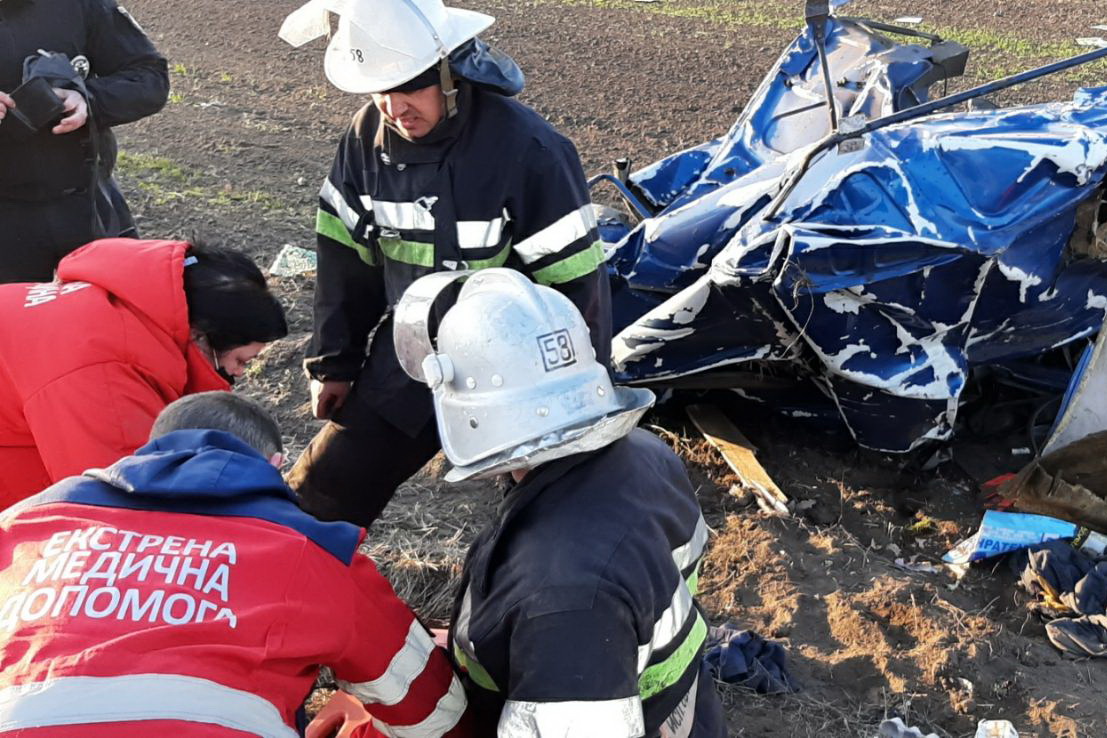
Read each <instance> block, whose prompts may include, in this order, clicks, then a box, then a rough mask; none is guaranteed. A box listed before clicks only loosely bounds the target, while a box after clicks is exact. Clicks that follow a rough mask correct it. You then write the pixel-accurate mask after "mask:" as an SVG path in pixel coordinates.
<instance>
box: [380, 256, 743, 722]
mask: <svg viewBox="0 0 1107 738" xmlns="http://www.w3.org/2000/svg"><path fill="white" fill-rule="evenodd" d="M425 279H434V277H428V278H425ZM422 286H423V285H420V284H419V283H418V282H417V283H416V285H413V287H412V289H411V290H410V291H409V292H408V293H407V294H406V295H405V297H404V298H403V299H402V300H401V302H400V304H399V306H398V307H397V312H396V329H395V331H396V332H395V340H396V352H397V355H398V356H399V357H400V359H401V361H402V362H403V365H404V368H405V370H407V371H408V372H409V373H410V374H411V375H412V376H413V377H416V378H419V379H422V380H424V381H425V382H426V383H427V384H428V385H429V386H430V387H431V388H432V389H433V392H434V405H435V411H436V414H437V424H438V432H439V435H440V437H441V440H442V448H443V450H444V451H445V453H446V456H447V458H448V459H449V460H450V461H451V462H452V463H453V464H454V468H453V469H452V470H451V471H450V472H449V474H448V475H447V477H446V479H447V480H448V481H460V480H463V479H470V478H481V477H488V476H491V475H496V474H503V473H505V472H510V473H511V476H512V477H513V478H514V480H515V481H516V482H517V484H515V485H514V486H513V487H511V488H510V490H509V491H508V492H507V493H506V495H505V496H504V499H503V501H502V503H501V504H500V508H499V512H498V515H497V519H496V521H495V523H494V524H493V525H492V526H491V527H490V528H488V529H487V530H485V531H483V532H482V533H481V534H480V535H479V536H478V538H477V540H476V541H475V543H474V544H473V547H472V549H471V550H470V551H469V554H468V556H467V558H466V561H465V566H464V571H463V579H462V584H461V588H460V590H459V595H458V599H457V601H456V603H455V607H454V611H453V620H452V624H451V627H450V645H451V649H452V651H453V654H454V656H455V658H456V659H457V661H458V663H459V666H460V667H461V669H462V671H463V672H464V673H465V675H466V676H465V679H466V683H467V684H466V686H467V688H469V699H470V704H471V705H472V707H473V710H474V713H475V717H476V719H477V722H478V731H479V733H478V734H479V735H492V734H493V733H497V734H498V735H500V736H512V737H513V738H522V737H524V736H533V737H535V738H537V736H551V735H557V736H604V738H620V737H623V736H625V737H626V738H631V737H632V736H651V737H653V736H681V737H682V738H688V737H691V738H721V737H722V736H725V735H726V727H725V724H724V719H723V716H722V708H721V705H720V703H719V699H718V696H717V694H716V692H715V688H714V682H713V681H712V679H711V677H710V675H709V674H708V672H707V670H706V669H705V667H704V664H703V659H702V653H703V645H704V640H705V637H706V635H707V625H706V622H705V620H704V617H703V614H702V612H701V610H700V608H699V606H698V605H697V603H696V601H695V599H694V596H695V593H696V586H697V580H698V576H699V566H700V560H701V558H702V556H703V553H704V549H705V546H706V543H707V527H706V524H705V523H704V520H703V516H702V514H701V512H700V507H699V503H698V502H697V500H696V496H695V493H694V491H693V489H692V485H691V483H690V481H689V479H688V476H687V473H686V472H685V470H684V467H683V465H682V463H681V461H680V459H679V458H678V457H677V456H676V455H675V454H674V453H673V452H672V451H671V450H670V449H669V448H668V446H666V445H665V444H664V443H663V442H662V441H661V440H660V439H658V438H657V437H655V436H653V435H652V434H650V433H648V432H646V431H644V430H637V429H635V426H636V425H637V423H638V420H639V419H640V417H641V416H642V414H643V413H644V412H645V411H646V410H647V409H648V408H649V407H650V405H652V404H653V399H654V398H653V394H652V393H651V392H649V391H648V390H644V389H628V388H622V387H613V386H612V384H611V381H610V379H609V378H608V374H607V372H606V371H605V369H604V367H603V366H601V365H600V364H599V363H598V362H597V361H596V360H595V358H594V357H593V354H592V350H591V346H590V344H589V335H588V328H587V326H586V325H585V322H584V320H583V319H582V318H581V315H580V313H579V312H578V311H577V309H576V308H575V307H574V306H573V304H572V303H571V302H570V301H569V300H568V299H567V298H566V297H565V296H564V295H562V294H560V293H558V292H556V291H554V290H552V289H550V288H548V287H542V286H539V285H535V284H533V283H532V282H530V281H529V280H527V279H526V278H525V277H524V276H522V275H521V274H518V273H517V272H513V271H511V270H508V269H488V270H484V271H481V272H477V273H475V274H473V275H472V276H469V277H468V280H467V281H466V282H465V284H464V286H463V287H462V288H461V290H460V293H459V296H458V299H457V301H456V303H455V304H454V306H453V307H452V308H450V309H449V310H448V311H447V312H446V314H445V315H444V317H443V318H442V321H441V323H440V328H439V330H438V333H437V344H436V345H437V350H435V349H433V348H432V346H433V345H435V344H433V343H432V339H431V336H430V335H429V334H428V332H427V326H428V325H429V323H428V317H429V312H428V306H430V305H432V304H433V301H432V300H428V299H427V290H426V289H421V287H422Z"/></svg>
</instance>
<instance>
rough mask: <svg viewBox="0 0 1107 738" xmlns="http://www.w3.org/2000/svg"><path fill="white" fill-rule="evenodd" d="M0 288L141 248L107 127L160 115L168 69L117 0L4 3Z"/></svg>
mask: <svg viewBox="0 0 1107 738" xmlns="http://www.w3.org/2000/svg"><path fill="white" fill-rule="evenodd" d="M0 31H2V33H0V162H3V164H2V165H0V283H2V282H48V281H50V279H52V277H53V272H54V268H55V267H56V266H57V264H58V261H60V260H61V258H62V257H63V256H65V255H66V254H68V253H69V252H70V251H72V250H73V249H75V248H77V247H78V246H80V245H82V244H85V243H88V242H89V241H92V240H94V239H96V238H104V237H115V236H134V235H135V228H134V222H133V220H132V218H131V214H130V211H129V209H128V208H127V203H126V201H125V200H124V199H123V195H122V194H121V193H120V191H119V189H118V187H117V186H116V185H115V182H114V181H113V180H112V169H113V168H114V166H115V157H116V144H115V138H114V136H113V135H112V132H111V127H112V126H116V125H120V124H123V123H130V122H132V121H136V120H138V119H139V118H144V117H146V116H148V115H152V114H154V113H156V112H157V111H159V110H160V109H161V108H162V106H164V105H165V102H166V100H167V99H168V96H169V72H168V68H167V65H166V61H165V58H164V57H162V56H161V54H159V53H158V51H157V49H155V48H154V45H153V43H152V42H151V41H150V39H149V38H148V37H147V36H146V34H145V33H144V32H143V31H142V28H141V27H139V25H138V23H136V22H135V20H134V18H132V17H131V15H130V14H129V13H128V12H127V11H126V9H124V8H123V7H122V6H120V5H116V2H115V0H0Z"/></svg>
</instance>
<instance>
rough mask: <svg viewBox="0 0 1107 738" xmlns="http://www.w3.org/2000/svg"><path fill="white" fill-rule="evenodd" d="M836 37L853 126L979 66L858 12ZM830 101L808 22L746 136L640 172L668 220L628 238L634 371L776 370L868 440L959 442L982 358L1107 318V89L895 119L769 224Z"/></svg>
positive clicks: (622, 335)
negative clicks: (1084, 242)
mask: <svg viewBox="0 0 1107 738" xmlns="http://www.w3.org/2000/svg"><path fill="white" fill-rule="evenodd" d="M827 49H828V53H829V59H830V65H831V69H832V78H833V79H835V80H838V81H839V82H838V84H837V86H836V88H835V97H836V99H837V102H838V105H839V109H840V110H841V111H842V114H843V116H846V115H862V116H865V117H867V118H869V119H871V118H874V117H877V116H881V115H885V114H888V113H891V112H895V111H897V110H901V109H904V108H906V107H911V106H913V105H915V104H917V103H918V102H921V101H923V100H925V99H926V97H927V91H928V89H929V87H930V86H931V85H932V84H933V83H934V82H935V81H938V80H941V79H944V78H945V77H947V76H949V75H950V74H953V73H959V70H960V69H962V68H963V64H964V53H963V52H964V49H963V47H959V46H957V45H955V44H950V42H942V43H938V44H935V45H933V46H929V47H924V46H919V45H914V44H908V45H897V44H894V43H892V42H891V41H890V40H888V39H887V38H886V37H883V36H880V35H878V34H876V33H875V32H873V31H871V30H869V29H868V28H867V27H866V26H865V25H864V24H863V22H861V21H856V22H855V21H849V20H844V19H832V20H831V23H830V25H829V27H828V39H827ZM822 94H823V93H822V86H821V80H820V78H819V76H818V61H817V57H816V51H815V48H814V45H813V44H812V43H811V42H810V40H809V38H808V36H807V35H806V33H805V34H804V35H802V36H800V38H799V39H797V40H796V41H795V42H794V43H793V44H792V45H791V47H789V49H788V50H787V51H786V52H785V53H784V55H783V56H782V57H781V58H780V60H778V62H777V64H776V65H775V66H774V67H773V69H772V70H771V71H770V73H769V75H768V76H767V77H766V79H765V81H764V82H763V83H762V85H761V87H760V88H759V89H758V91H757V93H755V95H754V98H753V100H752V101H751V103H750V105H749V106H748V107H747V108H746V110H745V111H744V112H743V113H742V114H741V116H740V117H739V119H738V121H737V122H736V123H735V125H734V126H733V127H732V129H731V130H730V132H728V134H727V135H726V136H724V137H723V138H721V139H718V140H715V141H711V142H708V143H707V144H704V145H703V146H700V147H696V148H693V149H689V150H687V151H684V152H681V153H679V154H676V155H674V156H672V157H669V158H667V159H663V160H662V161H660V162H658V163H657V164H654V165H652V166H650V167H646V168H645V169H642V170H640V171H638V172H635V173H634V174H632V175H631V177H630V184H631V186H632V188H633V189H634V190H635V191H636V193H637V194H640V195H641V196H642V198H643V200H644V201H646V202H649V203H650V204H651V206H653V207H655V208H657V210H656V213H655V215H654V216H653V217H650V218H647V219H646V220H644V221H642V222H641V223H639V224H638V225H637V226H635V227H634V228H629V227H625V228H624V229H623V230H622V231H621V232H618V233H616V234H614V236H615V237H614V238H613V239H612V243H611V244H609V252H610V258H609V262H608V263H609V268H610V271H611V274H612V280H613V302H614V306H615V321H616V330H617V331H618V334H617V336H616V338H615V341H614V345H613V357H612V359H613V366H614V368H615V371H616V373H617V375H618V378H619V380H620V381H622V382H625V383H637V384H656V383H664V382H671V381H673V380H676V379H678V378H683V379H682V382H683V383H684V385H685V386H687V382H688V378H689V377H695V376H700V377H702V378H703V379H704V381H705V385H704V386H717V383H713V382H712V380H711V376H712V375H714V374H716V373H718V372H720V371H724V370H726V371H731V372H732V371H734V370H736V369H743V368H744V369H746V370H749V371H764V370H765V368H766V367H772V368H773V369H772V371H775V372H777V373H781V372H783V373H786V374H788V375H790V376H791V377H793V378H794V379H795V380H796V381H799V382H810V383H813V384H814V385H815V386H816V387H817V388H818V389H819V390H820V391H821V392H822V393H823V394H824V395H825V396H826V397H827V398H828V399H829V401H832V402H833V403H834V405H835V406H836V408H837V410H838V413H839V414H840V416H841V418H842V419H843V420H844V421H845V423H846V425H847V426H848V428H849V430H850V432H851V433H852V434H853V435H854V437H855V438H856V439H857V441H858V442H859V443H860V444H861V445H863V446H867V447H870V448H875V449H880V450H884V451H893V452H902V451H907V450H910V449H911V448H914V447H916V446H917V445H919V444H920V443H922V442H924V441H926V440H931V439H932V440H942V439H947V438H949V436H950V434H951V433H952V431H953V427H954V421H955V418H956V412H957V406H958V401H959V398H960V395H961V392H962V390H963V389H964V387H965V383H966V381H967V377H968V373H969V370H970V369H971V368H972V367H974V366H977V365H981V364H990V363H998V362H1002V361H1008V360H1012V359H1015V358H1019V357H1025V356H1034V355H1037V354H1039V353H1042V352H1043V351H1046V350H1049V349H1051V348H1054V347H1057V346H1060V345H1063V344H1065V343H1068V342H1070V341H1073V340H1076V339H1079V338H1083V337H1086V336H1089V335H1092V334H1094V333H1095V332H1096V331H1098V330H1099V327H1100V325H1101V324H1102V322H1103V318H1104V313H1105V311H1107V263H1105V262H1104V261H1103V260H1102V259H1098V258H1091V257H1089V256H1087V255H1081V254H1074V253H1071V252H1070V250H1069V248H1068V244H1069V241H1070V239H1072V238H1073V233H1074V225H1075V222H1076V214H1077V210H1078V209H1079V208H1081V207H1082V206H1083V207H1084V210H1085V211H1088V208H1089V205H1088V204H1089V203H1091V207H1093V208H1094V207H1098V206H1097V205H1096V202H1098V200H1097V199H1096V198H1099V197H1100V196H1101V193H1102V183H1103V177H1104V169H1105V165H1107V88H1102V89H1088V90H1081V91H1079V92H1078V93H1077V94H1076V95H1075V96H1074V98H1073V100H1072V101H1071V102H1068V103H1053V104H1048V105H1038V106H1026V107H1019V108H1011V109H1002V110H978V111H972V112H966V113H946V114H938V115H931V116H928V117H925V118H920V119H917V120H913V121H911V122H909V123H903V124H899V125H896V126H890V127H887V128H884V129H880V130H877V131H875V132H873V133H870V134H868V135H866V136H865V138H864V146H863V147H861V148H860V149H859V150H855V151H844V150H833V151H826V152H824V153H822V154H820V155H818V156H817V157H816V158H815V160H814V161H813V162H812V164H811V166H810V168H809V169H808V170H807V171H806V172H805V174H804V175H803V177H802V179H801V180H800V182H799V184H798V186H797V187H796V188H795V189H794V191H793V192H792V193H791V194H790V195H789V196H788V198H787V199H786V200H785V202H784V204H783V207H782V208H781V209H780V210H779V212H778V214H777V215H776V216H775V217H774V218H772V219H768V218H766V217H765V215H764V213H765V210H766V209H767V207H766V206H767V205H768V203H769V202H770V200H771V199H772V198H773V197H774V196H775V195H776V193H777V192H778V191H779V188H780V184H781V182H782V181H783V179H784V178H785V177H787V176H788V175H789V174H790V173H791V172H792V171H793V169H794V168H795V167H796V166H797V163H798V162H799V161H800V160H802V158H803V157H804V155H805V153H806V152H807V151H809V150H810V149H811V147H812V146H813V144H814V143H815V142H817V141H819V140H820V139H821V138H823V137H824V136H825V135H826V134H827V133H828V125H829V124H828V122H827V116H826V115H825V107H824V105H825V101H824V100H823V97H822ZM1100 220H1102V218H1101V219H1100ZM1098 222H1099V221H1095V223H1098ZM611 236H612V234H611V233H610V232H606V233H605V237H611Z"/></svg>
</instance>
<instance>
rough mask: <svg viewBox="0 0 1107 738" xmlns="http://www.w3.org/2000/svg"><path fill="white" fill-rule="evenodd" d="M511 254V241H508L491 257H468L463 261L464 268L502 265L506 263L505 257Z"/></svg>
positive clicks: (486, 267) (487, 267)
mask: <svg viewBox="0 0 1107 738" xmlns="http://www.w3.org/2000/svg"><path fill="white" fill-rule="evenodd" d="M509 256H511V242H510V241H508V243H507V245H506V246H504V247H503V248H502V249H500V253H498V254H496V255H495V256H493V257H492V258H491V259H468V260H466V261H465V262H464V264H465V268H466V269H489V268H492V267H502V266H503V265H504V264H505V263H507V257H509Z"/></svg>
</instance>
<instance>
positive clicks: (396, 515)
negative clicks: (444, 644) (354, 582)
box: [365, 459, 500, 627]
mask: <svg viewBox="0 0 1107 738" xmlns="http://www.w3.org/2000/svg"><path fill="white" fill-rule="evenodd" d="M441 471H442V462H441V460H440V459H435V460H433V461H431V463H430V464H428V465H427V467H426V468H425V469H423V471H422V472H420V473H419V475H417V476H416V477H414V478H413V479H412V480H411V481H409V482H407V483H406V484H405V485H403V486H402V487H400V489H399V490H398V491H397V492H396V497H395V498H393V500H392V502H391V503H389V505H388V507H387V508H385V511H384V515H383V516H382V517H381V518H380V519H379V520H378V521H377V522H375V523H374V524H373V527H372V528H371V529H370V531H369V535H368V537H367V538H366V543H365V553H367V554H368V555H369V556H371V557H372V558H373V560H374V561H376V562H377V566H378V567H379V568H380V570H381V573H382V574H384V576H385V577H387V578H388V580H389V581H390V582H391V583H392V586H393V588H395V590H396V594H398V595H399V596H400V598H402V599H403V600H404V601H406V602H407V603H409V604H410V605H411V606H412V607H413V608H414V609H415V611H416V612H417V613H419V616H420V617H421V618H422V619H423V621H424V622H426V623H427V624H428V625H431V626H434V627H444V626H445V625H446V624H447V623H448V621H449V618H450V613H451V609H452V607H453V600H454V595H455V593H456V591H457V588H458V583H459V582H460V580H461V568H462V564H464V562H465V554H466V553H467V552H468V550H469V545H470V544H471V543H472V541H473V538H475V537H476V535H477V533H478V532H480V529H481V528H483V527H484V526H485V525H486V524H487V523H488V522H490V521H491V519H492V515H493V511H494V507H495V504H496V502H497V501H498V500H499V496H500V492H499V491H498V490H497V488H496V485H495V484H493V483H490V482H477V483H467V484H461V485H447V484H445V483H444V482H442V481H440V479H439V477H440V476H441Z"/></svg>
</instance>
